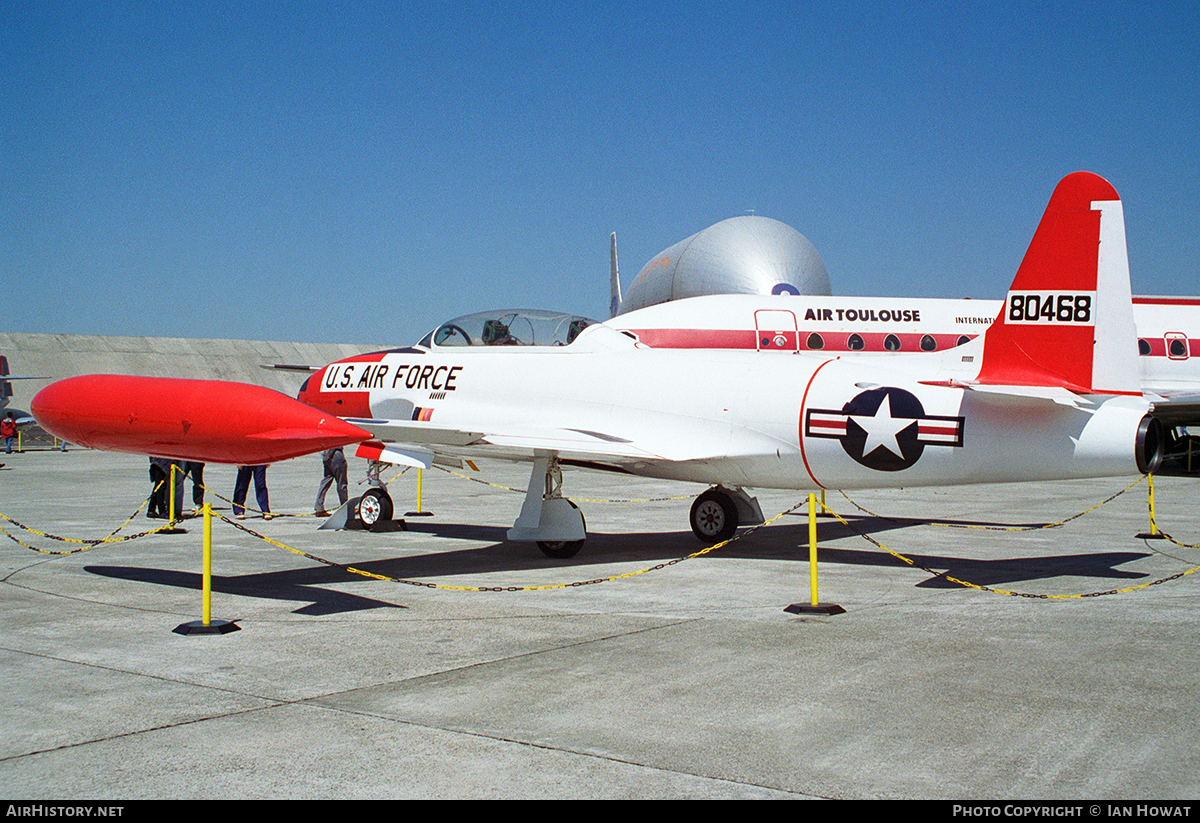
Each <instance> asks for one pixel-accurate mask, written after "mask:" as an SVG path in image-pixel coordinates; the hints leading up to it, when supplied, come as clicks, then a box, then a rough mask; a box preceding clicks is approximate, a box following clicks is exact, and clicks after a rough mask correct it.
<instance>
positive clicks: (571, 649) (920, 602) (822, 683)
mask: <svg viewBox="0 0 1200 823" xmlns="http://www.w3.org/2000/svg"><path fill="white" fill-rule="evenodd" d="M0 461H3V462H4V463H6V464H7V465H5V466H4V467H3V468H2V469H0V513H3V514H4V515H5V516H6V517H8V518H11V519H12V520H16V521H19V522H20V523H22V524H25V525H27V526H29V527H31V528H34V529H37V530H41V531H44V532H48V533H53V534H56V535H60V536H65V537H70V538H95V537H103V536H105V535H107V534H108V533H110V532H112V531H113V530H114V529H116V528H117V527H118V526H120V525H121V524H122V522H123V521H124V520H125V519H126V518H127V517H129V515H130V514H131V513H132V512H133V511H134V510H135V509H136V508H137V506H138V504H139V503H140V502H141V501H143V500H144V499H145V497H146V496H147V494H148V492H149V476H148V472H147V461H146V460H145V459H144V458H139V457H133V456H125V455H116V454H106V453H99V452H91V451H86V450H71V451H68V452H67V453H60V452H53V451H41V452H27V453H25V454H20V455H9V456H3V455H0ZM363 466H364V463H363V462H362V461H360V460H357V459H352V460H351V471H352V476H351V494H352V495H354V494H355V491H356V487H355V482H356V481H357V480H358V479H359V477H361V472H362V469H363ZM480 468H481V469H482V471H481V472H480V473H479V474H478V475H474V474H472V475H471V476H472V477H473V478H475V479H464V478H463V477H460V476H456V475H454V474H449V473H446V472H443V471H437V470H434V471H429V472H426V473H425V481H424V484H423V501H422V502H423V506H422V507H423V508H424V509H426V510H427V511H430V512H432V513H433V514H432V516H427V517H416V516H410V517H407V518H406V523H407V526H408V530H407V531H396V532H392V533H387V534H372V533H364V532H361V531H317V530H316V526H317V521H316V520H315V519H314V518H313V517H312V516H311V514H308V516H295V517H279V516H277V517H275V518H274V519H273V520H271V521H265V520H263V519H261V518H259V517H257V516H252V517H251V518H250V519H248V520H246V521H245V523H244V525H246V526H247V527H248V528H250V529H252V530H253V532H254V533H251V532H246V531H240V530H238V529H236V528H234V527H233V526H231V525H229V524H227V523H225V522H223V521H217V522H216V523H215V524H214V532H213V554H214V559H213V575H214V577H213V594H212V616H213V617H214V618H215V619H224V620H234V621H236V623H237V625H238V626H240V631H235V632H232V633H229V634H225V635H216V636H212V635H205V636H197V635H190V636H184V635H181V634H177V633H175V632H174V631H173V630H174V629H175V628H176V627H177V626H179V625H181V624H183V623H186V622H188V621H194V620H198V619H199V618H200V617H201V608H202V601H201V591H200V571H201V546H202V539H201V533H202V530H201V522H200V520H188V521H186V522H185V523H184V527H185V528H186V530H187V531H186V533H185V534H175V535H166V534H157V535H154V536H148V537H142V538H138V539H134V540H129V541H126V542H120V543H108V544H101V545H96V546H95V547H93V548H89V549H88V550H86V551H76V552H75V553H72V554H66V555H56V554H47V553H44V552H50V551H53V552H61V551H74V550H77V549H80V548H82V547H83V546H82V545H81V544H77V543H63V542H59V541H55V540H50V539H47V538H45V537H42V536H39V535H36V534H32V533H30V532H27V531H23V530H21V529H19V528H17V527H16V526H14V525H13V524H12V523H11V522H0V526H2V527H3V529H4V531H5V532H6V533H8V534H9V535H11V536H12V537H15V538H17V539H18V540H21V541H23V542H25V543H28V544H30V545H31V546H34V547H35V548H36V549H38V550H40V551H35V550H32V549H30V548H26V547H24V546H22V545H20V544H18V543H17V542H15V541H14V540H12V539H8V538H4V539H3V540H0V545H2V546H3V547H4V548H3V549H0V564H2V571H0V578H2V580H3V586H2V587H0V626H2V640H0V658H2V662H3V666H2V668H0V672H2V673H3V674H2V675H0V677H2V682H0V704H2V706H3V710H2V714H0V728H2V730H3V734H2V735H0V793H3V795H4V796H6V797H10V798H26V799H50V798H54V799H60V800H66V799H95V800H102V799H103V800H107V799H113V800H132V799H138V798H794V799H800V798H946V799H965V798H974V799H1003V798H1012V799H1017V798H1022V799H1035V798H1036V799H1077V800H1088V799H1091V800H1100V799H1181V798H1183V799H1186V798H1195V797H1197V796H1200V729H1198V723H1197V721H1196V719H1195V716H1194V715H1193V713H1192V710H1193V709H1194V708H1195V706H1196V705H1197V704H1198V703H1200V667H1198V666H1197V662H1198V654H1197V643H1196V640H1197V630H1196V629H1197V605H1198V604H1200V575H1190V574H1186V573H1187V572H1190V571H1192V570H1194V569H1195V568H1196V566H1197V564H1198V563H1200V550H1197V549H1193V548H1188V547H1184V546H1180V545H1178V544H1175V543H1172V542H1168V541H1164V540H1146V539H1141V538H1138V537H1136V535H1137V534H1138V533H1140V532H1145V531H1147V530H1148V528H1149V523H1148V517H1147V484H1146V482H1145V481H1143V482H1141V483H1140V484H1139V485H1137V486H1134V487H1133V488H1132V489H1130V490H1129V491H1128V492H1126V493H1124V494H1122V495H1120V496H1118V497H1117V498H1116V499H1114V500H1112V501H1111V502H1109V503H1108V504H1107V505H1104V506H1102V507H1101V508H1099V509H1097V510H1095V511H1093V512H1090V513H1088V514H1085V515H1084V516H1082V517H1079V518H1078V519H1074V520H1072V521H1070V522H1069V523H1067V524H1065V525H1063V526H1060V527H1057V528H1052V529H1038V530H1028V531H1003V530H997V529H994V528H989V527H994V526H999V525H1014V524H1045V523H1054V522H1058V521H1061V520H1063V519H1065V518H1067V517H1069V516H1071V515H1074V514H1076V513H1078V512H1080V511H1082V510H1085V509H1088V508H1090V507H1092V506H1094V505H1095V504H1097V503H1099V502H1100V501H1102V500H1104V499H1105V498H1107V497H1109V496H1110V495H1112V494H1114V493H1116V492H1119V491H1120V490H1121V489H1123V488H1124V487H1125V486H1127V485H1128V484H1129V483H1130V482H1131V481H1132V480H1133V478H1129V479H1119V478H1116V479H1107V480H1096V481H1075V482H1067V483H1055V484H1049V483H1038V484H1029V485H1024V486H978V487H962V488H955V489H912V490H903V491H888V492H862V493H856V494H853V495H851V497H852V498H853V499H854V501H855V502H857V503H858V504H859V505H861V506H862V507H863V508H864V509H867V510H869V512H870V513H869V514H868V513H865V512H864V511H862V510H859V509H856V508H854V506H852V505H851V503H850V502H849V501H848V500H847V499H846V498H844V497H843V496H841V495H840V494H838V493H836V492H830V493H828V494H827V497H826V499H827V501H828V502H829V504H830V505H831V506H832V507H833V508H834V509H835V510H837V511H838V512H839V513H842V514H844V515H845V516H846V518H847V520H848V522H849V524H850V525H849V526H846V525H843V524H841V523H839V522H838V521H836V520H832V519H828V518H823V519H821V520H820V525H819V539H820V546H821V552H820V566H819V570H820V578H819V582H820V599H821V600H822V601H823V602H831V603H837V604H839V605H841V606H842V607H844V608H845V609H846V613H845V614H839V615H836V616H795V615H792V614H789V613H786V612H785V611H784V607H785V606H787V605H788V604H791V603H797V602H799V603H806V602H807V601H808V600H809V564H808V559H807V539H808V538H807V533H808V528H807V518H806V512H805V510H804V509H803V508H802V509H800V510H798V511H797V512H796V513H794V514H789V515H786V516H784V517H782V518H780V519H779V520H778V521H777V522H775V523H773V524H771V525H769V526H767V527H765V528H762V529H759V530H757V531H754V532H752V533H751V534H749V535H747V536H745V537H743V538H742V539H740V540H738V541H736V542H734V543H733V544H731V545H729V546H728V547H725V548H724V549H721V550H718V551H716V552H713V553H711V554H708V555H705V556H702V557H696V558H692V559H687V560H683V561H682V562H678V563H673V562H672V561H675V560H678V559H679V558H683V557H686V556H687V555H689V554H691V553H694V552H696V551H697V550H698V549H699V548H701V545H700V544H699V543H698V542H697V541H696V540H695V538H694V537H693V536H692V535H691V532H690V530H689V529H688V527H687V513H688V509H689V507H690V505H691V500H692V498H693V497H694V496H695V494H697V493H698V492H700V491H701V490H702V489H701V488H700V487H697V486H695V485H691V484H679V483H668V482H660V481H645V480H638V479H635V478H626V477H621V476H617V475H609V474H599V473H585V472H577V471H567V472H566V473H565V474H566V479H565V491H566V493H567V494H568V495H570V496H571V497H573V498H574V499H576V500H577V501H578V502H579V505H580V506H581V508H582V509H583V510H584V512H585V514H586V517H587V522H588V527H589V531H590V537H589V539H588V542H587V545H586V546H585V547H584V549H583V551H582V552H581V553H580V554H579V555H577V556H576V557H575V558H573V559H571V560H566V561H563V560H549V559H547V558H544V557H543V556H542V555H541V553H540V552H539V551H538V549H537V548H536V546H534V545H532V544H522V543H508V542H505V540H504V533H505V530H506V529H507V528H508V526H510V525H511V523H512V521H513V519H514V518H515V517H516V514H517V512H518V510H519V508H520V503H521V495H520V494H519V493H515V492H513V491H510V490H508V489H509V488H515V489H524V487H525V485H526V482H527V478H528V474H527V469H526V468H524V467H519V466H512V465H508V464H503V463H490V462H489V463H484V464H481V466H480ZM320 473H321V470H320V462H319V459H318V458H317V457H315V456H314V457H309V458H302V459H299V460H294V461H290V462H288V463H284V464H280V465H276V466H272V467H271V468H270V470H269V471H268V475H267V476H268V480H269V485H270V489H271V503H272V507H273V508H274V510H275V512H276V513H277V514H279V513H282V514H291V515H305V514H306V513H310V512H311V509H312V502H313V496H314V492H315V488H316V484H317V480H318V479H319V477H320ZM464 473H465V474H471V473H470V472H464ZM415 475H416V473H415V471H410V472H408V473H407V474H405V475H403V476H401V477H399V478H397V479H395V480H394V481H393V482H392V484H391V490H392V493H393V495H394V497H395V498H396V501H397V508H398V512H399V514H400V515H402V514H403V513H404V511H405V510H406V509H409V510H411V509H415V508H416V492H417V484H416V476H415ZM205 479H206V485H207V486H208V487H209V488H210V489H212V490H214V491H215V492H217V493H219V494H221V495H223V496H224V497H226V498H228V497H229V496H230V494H231V492H232V487H233V479H234V469H233V468H231V467H222V466H211V465H210V466H209V467H208V469H207V473H206V476H205ZM477 480H481V481H487V482H488V483H492V484H495V485H487V484H486V483H484V482H476V481H477ZM1195 482H1196V481H1194V480H1182V479H1171V478H1156V481H1155V486H1154V488H1155V497H1156V504H1157V512H1158V520H1159V523H1160V525H1161V527H1162V528H1163V529H1165V530H1166V531H1168V532H1170V533H1171V534H1172V535H1173V537H1174V538H1175V539H1176V540H1178V541H1179V542H1181V543H1200V524H1197V522H1196V511H1195V507H1194V500H1195V492H1194V490H1195ZM506 487H507V488H506ZM362 488H363V487H361V486H359V487H357V490H359V491H361V489H362ZM188 497H189V499H190V489H189V493H188ZM758 498H759V501H760V503H761V505H762V508H763V512H764V514H766V516H767V517H768V518H770V517H772V516H774V515H776V514H778V513H780V512H782V511H784V510H786V509H787V508H789V507H791V506H793V505H795V504H796V503H798V502H801V501H802V500H803V498H804V495H803V494H802V493H799V492H776V491H760V492H758ZM210 499H211V497H210ZM600 499H603V500H631V501H633V502H594V501H596V500H600ZM251 501H253V492H251ZM589 501H592V502H589ZM218 513H220V514H224V515H226V516H229V514H230V512H229V508H228V503H226V502H222V501H218ZM156 525H160V522H159V521H151V520H148V519H146V517H145V516H144V514H139V515H138V516H137V517H136V518H134V520H133V521H132V522H131V523H130V524H129V525H128V526H126V527H125V528H124V529H123V530H122V531H121V532H120V533H119V534H121V535H124V534H130V533H136V532H139V531H143V530H145V529H147V528H150V527H152V526H156ZM962 526H972V527H977V528H958V527H962ZM859 532H861V533H865V534H867V535H870V536H871V537H872V538H874V540H876V541H878V543H880V544H882V545H883V546H885V547H886V548H887V549H888V550H891V551H894V552H897V553H900V554H903V555H906V556H907V557H909V558H911V559H913V560H914V562H915V563H916V564H917V565H915V566H910V565H908V564H906V563H904V562H902V561H900V560H898V559H896V558H895V557H894V556H892V555H891V554H889V553H888V552H887V551H885V550H884V549H882V548H880V546H878V545H876V544H873V543H871V542H868V541H867V540H866V539H864V538H863V537H862V536H860V534H859ZM255 533H257V534H261V535H263V536H265V537H267V538H270V540H271V541H275V542H268V541H266V540H264V539H261V538H259V537H258V536H256V534H255ZM0 537H2V536H0ZM289 549H291V550H289ZM302 553H304V554H302ZM306 554H307V555H309V556H306ZM313 558H321V559H323V560H325V561H327V562H328V564H333V565H328V564H327V563H323V562H319V561H318V560H316V559H313ZM349 568H354V569H358V570H362V571H366V572H370V573H371V574H374V575H381V576H383V577H386V578H391V580H381V579H377V578H372V577H365V576H362V575H360V574H355V573H352V572H350V571H349V570H348V569H349ZM645 570H649V571H645ZM641 571H645V573H642V574H632V573H635V572H641ZM619 575H631V576H623V577H619V578H618V579H610V578H613V577H616V576H619ZM941 575H948V576H950V577H954V578H958V579H961V580H964V581H969V582H971V583H975V584H978V585H981V586H985V587H988V589H977V588H965V587H963V586H960V585H957V584H954V583H951V582H947V581H946V579H945V578H944V577H943V576H941ZM591 581H605V582H591ZM1158 581H1161V582H1158ZM1155 582H1158V584H1157V585H1148V584H1153V583H1155ZM571 583H590V584H588V585H577V586H575V585H566V584H571ZM540 586H547V587H549V588H534V587H540ZM471 587H488V588H501V589H506V590H504V591H473V590H470V588H471ZM522 587H524V588H522ZM510 588H516V589H521V590H512V591H510V590H507V589H510ZM989 589H990V590H989ZM1125 589H1128V591H1123V590H1125ZM994 590H1004V591H1008V592H1017V593H1021V594H1027V595H1030V596H1029V597H1022V596H1012V595H1010V594H1004V593H1001V592H999V591H994ZM1108 592H1115V593H1108ZM1097 593H1099V596H1092V597H1080V596H1078V595H1088V594H1097Z"/></svg>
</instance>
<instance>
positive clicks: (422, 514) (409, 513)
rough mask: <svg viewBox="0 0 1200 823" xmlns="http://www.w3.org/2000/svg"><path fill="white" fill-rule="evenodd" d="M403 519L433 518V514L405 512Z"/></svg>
mask: <svg viewBox="0 0 1200 823" xmlns="http://www.w3.org/2000/svg"><path fill="white" fill-rule="evenodd" d="M404 516H405V517H433V512H405V513H404Z"/></svg>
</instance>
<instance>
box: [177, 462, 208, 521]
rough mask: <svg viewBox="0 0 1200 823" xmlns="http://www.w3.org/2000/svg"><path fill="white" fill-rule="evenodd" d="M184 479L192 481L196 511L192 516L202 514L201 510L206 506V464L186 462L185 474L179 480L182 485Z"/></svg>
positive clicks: (193, 501) (184, 465) (184, 466)
mask: <svg viewBox="0 0 1200 823" xmlns="http://www.w3.org/2000/svg"><path fill="white" fill-rule="evenodd" d="M184 477H190V478H191V479H192V504H193V505H194V506H195V509H196V510H195V511H194V512H192V514H200V509H201V508H203V506H204V464H203V463H198V462H196V461H195V460H188V461H185V462H184V464H183V474H182V475H181V476H180V478H179V480H180V482H181V483H182V482H183V478H184Z"/></svg>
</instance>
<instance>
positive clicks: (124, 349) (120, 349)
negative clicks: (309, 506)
mask: <svg viewBox="0 0 1200 823" xmlns="http://www.w3.org/2000/svg"><path fill="white" fill-rule="evenodd" d="M384 348H389V346H386V345H373V344H363V345H355V344H350V343H283V342H276V341H267V340H201V339H189V338H182V337H103V336H100V335H88V334H26V333H22V332H0V354H3V355H5V356H6V357H7V358H8V367H9V371H11V372H12V373H13V374H36V375H45V376H46V377H47V378H49V379H46V380H18V381H15V382H14V383H13V384H12V386H13V396H12V399H11V401H10V405H11V406H12V407H14V408H18V409H23V410H26V411H28V409H29V401H30V399H31V398H32V397H33V396H34V395H35V394H37V392H38V391H39V390H40V389H41V388H43V387H44V386H46V385H49V384H50V383H52V382H53V381H55V380H60V379H62V378H64V377H73V376H75V375H79V374H136V375H142V376H146V377H192V378H197V379H201V380H233V381H237V382H240V383H254V384H257V385H259V386H266V387H267V388H271V389H275V390H276V391H280V392H283V393H284V394H287V395H290V396H292V397H295V396H296V391H297V390H298V389H299V388H300V384H301V383H302V382H304V378H305V376H306V374H305V373H304V372H294V371H280V370H278V369H264V368H260V366H261V365H262V364H288V365H306V366H324V365H325V364H326V363H330V362H332V361H334V360H338V359H340V358H343V357H348V356H350V355H354V354H361V353H363V352H368V351H379V350H380V349H384Z"/></svg>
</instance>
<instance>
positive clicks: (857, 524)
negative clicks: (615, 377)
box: [85, 517, 1149, 616]
mask: <svg viewBox="0 0 1200 823" xmlns="http://www.w3.org/2000/svg"><path fill="white" fill-rule="evenodd" d="M929 522H930V521H925V520H912V519H909V520H902V519H897V518H882V517H862V518H858V519H856V520H855V521H854V522H853V527H852V528H851V527H847V526H845V525H843V524H841V523H840V522H836V521H828V520H822V521H821V522H820V523H819V524H818V529H817V537H818V547H819V548H818V560H819V562H820V563H821V564H833V565H845V566H871V567H878V568H896V569H911V568H912V567H910V566H908V565H907V564H906V563H904V562H903V561H901V560H899V559H897V558H895V557H893V556H892V555H890V554H888V553H887V552H885V551H881V550H879V549H875V548H871V549H846V548H841V547H834V546H828V545H823V544H825V543H827V542H829V541H834V540H840V539H846V538H851V537H858V536H859V534H869V535H872V536H874V535H878V534H880V533H881V532H885V531H890V530H895V529H904V528H908V527H911V526H913V525H923V524H927V523H929ZM939 522H944V521H939ZM959 525H968V524H966V523H960V524H959ZM971 525H985V524H971ZM986 525H994V524H986ZM407 529H408V533H410V534H412V533H415V534H427V535H431V536H433V537H435V538H440V539H447V540H452V539H453V540H471V541H476V542H481V543H485V544H487V545H483V546H475V547H471V548H457V549H450V550H447V551H438V552H424V553H422V554H415V555H410V556H395V554H394V552H395V550H396V549H397V548H398V547H399V546H400V545H402V544H398V543H397V542H396V541H395V540H394V539H389V538H391V537H392V535H389V534H380V535H377V537H378V540H379V543H378V549H379V552H380V554H391V555H392V556H390V557H381V558H380V559H378V560H370V559H362V558H361V554H360V556H359V558H357V559H354V560H350V561H348V562H347V565H351V566H354V567H355V568H358V569H361V570H363V571H365V572H370V573H372V574H378V575H383V576H385V577H390V578H395V579H398V580H413V581H424V580H428V579H429V578H444V577H459V578H470V579H469V580H461V579H460V580H456V581H455V584H456V585H481V586H483V585H489V581H488V579H487V577H486V575H488V574H491V573H497V572H514V571H521V572H529V573H530V574H531V576H534V575H536V574H537V573H538V572H546V571H548V570H549V571H555V572H558V573H559V574H557V575H556V576H557V577H561V571H562V570H563V569H579V570H580V572H581V575H580V576H581V577H584V576H586V574H585V573H584V570H586V568H587V567H588V566H593V565H599V564H612V563H644V564H656V563H661V562H666V561H670V560H675V559H678V558H681V557H685V556H687V555H690V554H694V553H695V552H697V551H700V550H701V548H702V547H701V546H700V544H699V543H698V542H697V541H696V539H695V537H694V536H693V535H692V533H691V532H690V531H688V532H664V533H655V534H629V533H615V534H609V533H604V532H593V533H591V534H589V535H588V541H587V545H586V546H585V547H584V549H583V550H582V551H581V552H580V553H579V554H578V555H576V556H575V557H573V558H571V559H570V560H551V559H549V558H546V557H544V556H543V555H542V554H541V552H540V551H539V550H538V549H537V548H536V547H535V546H534V545H533V544H531V543H512V542H508V541H506V540H505V533H506V532H507V529H506V528H501V527H495V526H479V525H471V524H459V523H434V522H430V521H418V522H409V523H408V524H407ZM329 534H330V535H333V534H336V532H330V533H329ZM397 534H400V535H403V534H404V532H399V533H397ZM914 534H916V533H915V532H914ZM967 535H968V533H966V532H964V537H963V540H962V546H963V551H964V553H965V552H968V551H970V550H971V547H970V542H971V541H970V537H969V536H967ZM401 539H402V540H403V538H401ZM335 548H336V545H335V544H331V546H330V549H331V551H330V553H329V554H328V555H325V556H326V559H330V560H332V559H334V557H332V556H329V555H332V554H333V550H334V549H335ZM311 551H312V552H313V553H314V554H321V552H320V550H319V549H315V548H314V549H311ZM897 551H898V553H901V554H904V555H905V556H906V557H908V558H909V559H911V560H912V561H913V562H914V563H916V564H917V565H918V566H920V567H923V568H925V569H932V570H935V571H937V572H942V574H939V575H937V576H930V577H926V578H924V579H923V580H921V581H920V582H919V583H917V584H915V585H916V586H918V587H921V588H958V585H957V584H955V583H951V582H949V581H948V580H946V579H945V575H948V576H951V577H955V578H958V579H961V580H964V581H967V582H970V583H974V584H976V585H981V586H998V585H1011V584H1013V583H1018V582H1030V581H1036V580H1045V579H1050V578H1055V577H1064V576H1070V577H1084V578H1087V577H1091V578H1099V579H1109V580H1111V579H1118V580H1129V579H1140V578H1144V577H1146V575H1145V574H1142V573H1139V572H1129V571H1123V570H1120V569H1118V568H1116V567H1117V566H1120V565H1122V564H1124V563H1129V562H1132V561H1135V560H1139V559H1141V558H1144V557H1147V556H1149V555H1148V554H1147V553H1145V552H1091V553H1086V554H1071V555H1041V556H1034V557H1019V558H1012V557H1008V558H1002V559H991V560H986V559H975V558H970V557H965V556H957V555H945V554H937V555H934V554H913V553H909V552H905V551H903V550H901V549H897ZM708 556H709V557H719V558H727V559H739V560H794V561H801V562H807V560H808V523H807V521H806V520H803V521H801V522H799V523H796V522H794V521H793V522H788V521H786V520H785V521H782V522H780V523H777V524H774V525H772V526H771V527H769V528H767V529H763V530H762V531H760V532H756V533H754V534H749V535H747V536H745V537H743V538H742V539H739V540H736V541H735V542H733V543H731V544H729V545H728V546H725V547H722V548H721V549H718V550H716V551H715V552H714V553H712V554H711V555H708ZM85 570H86V571H88V572H89V573H92V574H97V575H101V576H105V577H112V578H117V579H122V580H131V581H140V582H144V583H153V584H156V585H164V586H175V587H178V588H185V589H194V590H197V591H198V590H199V589H200V587H201V577H200V575H199V574H198V573H195V572H181V571H175V570H170V569H150V568H140V567H135V566H86V567H85ZM366 579H367V578H364V577H362V576H361V575H356V574H354V573H353V572H349V571H347V570H346V569H345V568H344V567H341V566H326V565H314V566H313V567H311V568H307V569H292V570H288V571H277V572H264V573H256V574H247V575H237V576H222V575H213V577H212V590H213V592H215V593H221V594H235V595H240V596H244V597H256V598H267V599H273V600H281V601H292V602H301V603H307V604H308V605H305V606H302V607H301V608H298V609H295V610H294V612H293V613H294V614H303V615H309V616H321V615H331V614H340V613H345V612H354V611H361V610H365V609H377V608H404V607H403V606H400V605H397V604H396V603H391V602H387V601H384V600H376V599H374V598H369V597H362V596H359V595H354V594H349V593H346V592H340V591H336V590H331V589H326V588H322V586H325V585H333V584H340V583H346V582H363V581H364V580H366ZM429 582H430V583H432V582H434V581H432V580H429ZM539 582H550V581H539ZM395 591H396V592H397V596H399V590H395Z"/></svg>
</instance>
